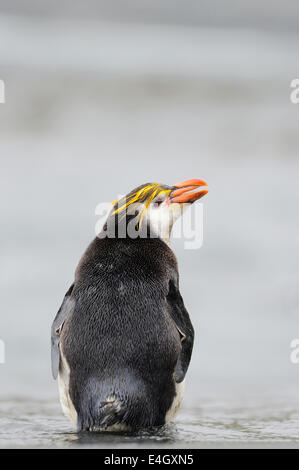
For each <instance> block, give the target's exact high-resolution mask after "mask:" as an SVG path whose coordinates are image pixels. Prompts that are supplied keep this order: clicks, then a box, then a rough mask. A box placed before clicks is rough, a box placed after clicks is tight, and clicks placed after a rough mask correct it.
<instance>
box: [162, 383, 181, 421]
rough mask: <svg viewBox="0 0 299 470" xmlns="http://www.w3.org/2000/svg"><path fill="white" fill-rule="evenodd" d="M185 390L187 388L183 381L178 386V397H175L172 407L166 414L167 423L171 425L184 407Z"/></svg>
mask: <svg viewBox="0 0 299 470" xmlns="http://www.w3.org/2000/svg"><path fill="white" fill-rule="evenodd" d="M184 388H185V380H183V382H181V383H179V384H176V396H175V397H174V400H173V402H172V405H171V407H170V408H169V410H168V411H167V413H166V416H165V423H169V421H173V420H174V419H175V417H176V415H177V414H178V412H179V410H180V408H181V406H182V401H183V396H184Z"/></svg>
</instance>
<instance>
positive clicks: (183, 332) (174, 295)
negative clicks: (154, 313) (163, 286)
mask: <svg viewBox="0 0 299 470" xmlns="http://www.w3.org/2000/svg"><path fill="white" fill-rule="evenodd" d="M167 302H168V305H169V307H170V309H169V311H170V315H171V317H172V319H173V321H174V323H175V325H176V327H177V329H178V331H179V333H180V337H181V343H182V351H181V354H180V357H179V360H178V363H177V366H176V370H175V380H176V382H177V383H179V382H182V381H183V380H184V378H185V375H186V372H187V370H188V367H189V363H190V359H191V354H192V349H193V341H194V329H193V326H192V323H191V320H190V317H189V314H188V312H187V310H186V308H185V305H184V301H183V299H182V296H181V294H180V291H179V287H178V282H177V281H176V280H172V279H171V280H170V281H169V292H168V294H167Z"/></svg>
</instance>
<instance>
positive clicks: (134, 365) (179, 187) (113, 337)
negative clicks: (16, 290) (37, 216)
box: [51, 179, 208, 432]
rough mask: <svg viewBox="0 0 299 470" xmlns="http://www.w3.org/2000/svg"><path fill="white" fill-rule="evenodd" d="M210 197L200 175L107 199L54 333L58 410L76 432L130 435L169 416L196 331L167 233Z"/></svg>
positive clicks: (178, 396)
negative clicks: (104, 217) (192, 206)
mask: <svg viewBox="0 0 299 470" xmlns="http://www.w3.org/2000/svg"><path fill="white" fill-rule="evenodd" d="M199 188H201V189H199ZM207 192H208V189H207V184H206V183H205V182H204V181H202V180H198V179H191V180H188V181H184V182H181V183H178V184H176V185H174V186H167V185H162V184H157V183H147V184H144V185H141V186H139V187H138V188H136V189H134V190H133V191H131V192H130V193H128V194H127V195H126V196H125V197H122V198H120V199H119V200H118V201H114V202H113V203H112V209H111V211H110V213H109V215H108V217H107V220H106V223H105V224H104V226H103V228H102V231H101V232H100V233H99V234H98V235H97V236H96V238H95V239H94V240H93V241H92V243H91V244H90V245H89V247H88V248H87V250H86V251H85V253H84V254H83V256H82V258H81V260H80V262H79V264H78V266H77V268H76V271H75V276H74V282H73V284H72V285H71V287H70V288H69V290H68V291H67V293H66V295H65V297H64V300H63V302H62V305H61V307H60V309H59V311H58V313H57V315H56V317H55V319H54V322H53V325H52V331H51V347H52V348H51V349H52V354H51V356H52V373H53V377H54V379H56V378H57V377H58V385H59V395H60V402H61V406H62V410H63V412H64V413H65V414H66V415H67V416H68V417H69V418H70V419H71V421H72V422H73V424H74V425H75V426H76V427H77V430H78V431H79V432H80V431H133V432H134V431H138V430H141V429H146V428H151V427H154V426H162V425H164V424H165V423H167V422H168V421H171V420H172V419H174V417H175V416H176V414H177V412H178V410H179V408H180V406H181V402H182V397H183V388H184V380H185V376H186V372H187V370H188V366H189V363H190V359H191V354H192V348H193V340H194V330H193V327H192V323H191V320H190V317H189V314H188V312H187V310H186V308H185V306H184V302H183V299H182V296H181V294H180V289H179V274H178V265H177V260H176V257H175V255H174V253H173V251H172V250H171V248H170V246H169V245H170V234H171V230H172V226H173V224H174V222H175V221H176V220H177V219H178V218H179V217H180V216H181V215H182V213H183V211H184V210H185V209H186V208H187V207H188V206H190V204H192V203H193V202H195V201H196V200H198V199H200V198H201V197H203V196H204V195H205V194H207Z"/></svg>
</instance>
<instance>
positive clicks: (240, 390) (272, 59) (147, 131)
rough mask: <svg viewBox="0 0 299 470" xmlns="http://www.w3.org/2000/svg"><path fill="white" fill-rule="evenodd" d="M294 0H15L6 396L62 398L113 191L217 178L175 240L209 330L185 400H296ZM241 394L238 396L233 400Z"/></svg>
mask: <svg viewBox="0 0 299 470" xmlns="http://www.w3.org/2000/svg"><path fill="white" fill-rule="evenodd" d="M298 28H299V4H298V2H296V1H291V0H287V1H284V2H273V1H270V0H267V1H265V0H264V1H263V2H260V1H259V2H257V1H251V2H237V1H232V0H230V1H227V2H221V1H220V0H219V1H216V0H213V1H211V0H209V1H192V0H185V1H184V2H182V1H177V0H171V1H170V0H164V1H163V2H161V1H159V2H158V1H157V0H151V1H144V2H140V1H137V0H132V1H129V0H122V1H110V2H104V1H102V0H101V1H99V0H98V1H95V0H87V1H84V2H83V1H80V2H79V1H65V0H62V1H51V2H50V1H34V0H30V1H28V0H27V1H26V2H24V1H21V0H19V1H16V0H15V1H14V0H10V1H8V0H7V1H4V0H1V1H0V78H1V79H3V80H4V81H5V85H6V103H5V104H2V105H0V135H1V137H0V159H1V186H0V191H1V197H0V208H1V214H0V216H1V272H0V287H1V316H0V338H1V339H3V340H4V341H5V343H6V364H5V365H0V382H1V387H0V397H2V399H3V400H4V399H5V397H11V396H15V397H19V396H23V397H29V398H30V399H32V398H34V397H35V396H38V397H39V398H44V397H50V398H51V399H52V398H53V400H56V399H57V391H56V383H55V382H53V381H52V378H51V374H50V354H49V346H50V343H49V341H50V325H51V322H52V320H53V318H54V316H55V314H56V312H57V310H58V308H59V306H60V303H61V301H62V298H63V296H64V293H65V291H66V290H67V289H68V287H69V286H70V284H71V283H72V279H73V273H74V269H75V267H76V265H77V262H78V260H79V258H80V256H81V254H82V253H83V251H84V250H85V248H86V246H87V244H88V243H89V242H90V241H91V240H92V238H93V237H94V226H95V223H96V221H97V217H96V215H95V213H94V210H95V207H96V205H97V204H98V203H99V202H103V201H104V202H106V201H110V200H113V199H115V197H116V196H118V195H119V194H123V193H126V192H128V191H129V190H131V189H132V188H134V187H135V186H138V185H139V184H142V183H145V182H148V181H157V182H162V183H165V184H173V183H175V182H177V181H181V180H184V179H189V178H193V177H195V178H203V179H205V180H206V181H208V183H209V186H210V193H209V195H208V196H207V197H206V198H205V199H204V214H205V223H204V245H203V247H202V248H201V249H200V250H197V251H186V250H184V244H183V241H182V240H179V241H175V243H174V245H173V248H174V250H175V252H176V254H177V257H178V260H179V266H180V273H181V290H182V294H183V296H184V299H185V303H186V306H187V308H188V310H189V312H190V315H191V317H192V320H193V323H194V326H195V330H196V343H195V349H194V356H193V360H192V365H191V368H190V372H189V374H188V380H187V385H186V398H185V406H193V404H194V405H195V404H196V405H200V403H201V402H202V401H204V400H205V399H206V397H209V398H210V397H215V399H217V400H218V401H219V400H220V401H221V400H224V399H225V400H232V401H233V400H235V399H238V400H239V401H240V400H241V402H242V400H246V399H248V397H249V398H250V399H254V397H261V396H263V397H265V399H266V400H282V401H286V402H288V400H295V401H296V400H297V397H298V386H299V365H297V366H295V365H292V364H291V363H290V359H289V356H290V352H291V351H290V342H291V340H292V339H293V338H296V337H299V285H298V284H299V259H298V250H299V237H298V230H299V216H298V202H299V185H298V177H299V161H298V150H299V132H298V123H299V105H294V104H292V103H291V102H290V92H291V89H290V82H291V80H293V79H294V78H298V76H299V70H298V40H299V34H298V33H299V29H298ZM224 397H226V398H224Z"/></svg>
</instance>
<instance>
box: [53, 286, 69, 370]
mask: <svg viewBox="0 0 299 470" xmlns="http://www.w3.org/2000/svg"><path fill="white" fill-rule="evenodd" d="M73 288H74V284H72V285H71V287H70V288H69V290H68V291H67V293H66V294H65V297H64V299H63V302H62V304H61V307H60V309H59V310H58V313H57V315H56V317H55V319H54V321H53V323H52V328H51V360H52V375H53V378H54V379H57V376H58V370H59V361H60V354H59V341H60V334H61V331H62V328H63V325H64V322H65V320H66V319H67V318H68V317H69V316H70V315H71V314H72V312H73V310H74V306H75V300H74V299H73V298H72V291H73Z"/></svg>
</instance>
